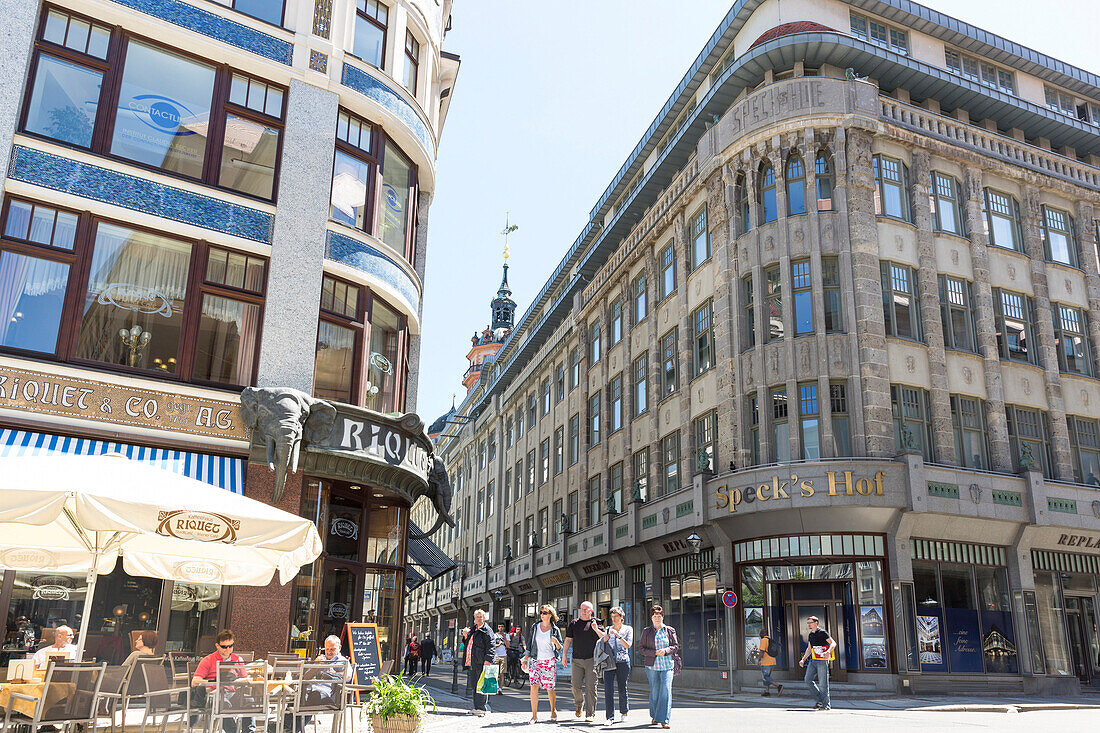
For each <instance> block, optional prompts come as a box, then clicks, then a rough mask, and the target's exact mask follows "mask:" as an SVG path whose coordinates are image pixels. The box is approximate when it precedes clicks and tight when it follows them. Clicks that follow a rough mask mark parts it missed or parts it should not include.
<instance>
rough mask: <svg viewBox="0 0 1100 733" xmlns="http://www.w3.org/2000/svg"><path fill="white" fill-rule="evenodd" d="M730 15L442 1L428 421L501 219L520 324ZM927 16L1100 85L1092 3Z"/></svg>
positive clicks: (438, 409) (457, 351)
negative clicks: (442, 89) (995, 37)
mask: <svg viewBox="0 0 1100 733" xmlns="http://www.w3.org/2000/svg"><path fill="white" fill-rule="evenodd" d="M731 4H732V0H674V1H672V2H670V1H669V0H663V1H661V2H656V1H655V0H562V1H559V2H557V3H544V2H535V1H534V0H455V1H454V13H453V15H454V28H453V30H452V31H451V32H450V33H449V34H448V35H447V40H446V42H445V44H444V48H445V49H446V50H448V51H452V52H454V53H457V54H459V55H460V56H461V57H462V67H461V70H460V72H459V76H458V83H457V85H456V86H455V91H454V98H453V100H452V102H451V108H450V112H449V114H448V117H447V123H446V126H445V127H444V130H443V138H442V141H441V143H440V154H439V166H438V167H439V180H438V185H437V186H436V193H435V200H434V201H433V203H432V208H431V214H430V223H429V230H428V262H427V274H426V278H425V298H424V323H423V341H422V345H421V352H420V364H421V369H420V375H421V376H420V393H419V399H418V407H417V412H418V413H420V415H421V417H423V418H424V420H425V421H426V422H429V423H430V422H431V421H432V420H434V419H435V418H436V417H438V416H439V415H440V414H442V413H443V412H444V411H446V410H447V409H448V408H449V407H450V405H451V395H452V394H456V393H457V394H458V401H459V402H461V400H462V397H463V396H464V395H465V389H464V388H463V387H462V384H461V381H460V380H461V379H462V375H463V373H464V372H465V370H466V366H467V362H466V358H465V356H466V352H467V351H468V350H469V348H470V336H471V335H472V334H473V333H474V331H480V330H482V329H484V328H485V327H486V326H488V325H489V301H490V300H491V299H492V298H493V296H494V294H495V293H496V289H497V286H498V285H499V284H500V272H501V269H500V265H501V263H502V259H501V251H502V250H503V244H504V243H503V238H502V237H501V236H500V234H499V232H500V231H501V230H502V229H503V228H504V212H505V211H511V219H512V223H513V224H518V225H519V231H517V232H516V233H514V234H513V235H512V237H511V243H512V244H511V258H510V259H509V264H510V265H511V268H510V272H509V278H508V279H509V282H510V283H511V285H512V290H513V298H514V299H515V300H516V302H517V303H518V304H519V307H518V311H517V318H518V316H519V315H520V314H522V313H523V312H524V310H525V309H526V308H527V306H528V305H529V304H530V302H531V298H532V297H534V295H535V294H536V293H537V292H538V290H539V289H540V288H541V287H542V284H543V283H544V282H545V281H546V278H547V277H548V276H549V274H550V272H551V270H552V268H553V267H554V266H556V265H557V263H558V262H559V261H560V260H561V258H562V256H563V255H564V253H565V251H566V250H567V249H568V247H569V246H570V245H571V244H572V243H573V240H574V239H576V237H577V235H578V234H579V233H580V231H581V228H582V227H583V226H584V224H585V223H586V221H587V218H588V212H589V210H590V209H591V208H592V206H593V205H594V204H595V203H596V199H597V197H598V196H599V195H600V193H602V192H603V190H604V188H605V187H606V186H607V184H608V183H610V181H611V179H612V177H613V176H614V175H615V172H616V171H617V170H618V169H619V166H620V165H622V162H623V161H624V160H625V159H626V156H627V154H628V153H629V152H630V150H631V149H633V147H634V145H635V144H636V143H637V142H638V139H639V138H640V137H641V135H642V133H643V132H644V131H645V129H646V128H647V127H648V126H649V124H650V122H651V121H652V120H653V117H654V115H656V113H657V112H658V110H659V109H660V108H661V106H662V105H663V104H664V102H665V100H666V99H667V98H668V96H669V94H671V93H672V90H673V88H674V87H675V85H676V83H677V82H679V80H680V79H681V78H682V77H683V75H684V73H685V72H686V71H687V68H688V66H689V65H690V64H691V62H692V61H693V60H694V59H695V57H696V55H697V54H698V53H699V51H700V49H701V48H702V47H703V44H704V43H705V42H706V39H707V38H709V37H710V35H711V33H713V32H714V29H715V28H716V27H717V25H718V23H719V21H720V20H721V19H722V17H723V16H724V15H725V13H726V12H727V11H728V10H729V8H730V6H731ZM924 4H925V5H927V6H929V7H932V8H934V9H936V10H939V11H941V12H944V13H948V14H950V15H953V16H955V17H957V18H959V19H961V20H964V21H967V22H969V23H973V24H975V25H977V26H978V27H980V28H984V29H985V30H988V31H990V32H993V33H997V34H999V35H1002V36H1005V37H1007V38H1010V39H1012V40H1014V41H1016V42H1018V43H1022V44H1024V45H1026V46H1030V47H1032V48H1034V49H1036V50H1038V51H1041V52H1044V53H1048V54H1051V55H1052V56H1055V57H1056V58H1059V59H1061V60H1063V61H1066V62H1069V63H1071V64H1074V65H1076V66H1080V67H1082V68H1085V69H1087V70H1089V71H1092V72H1100V63H1097V54H1096V42H1095V40H1094V39H1093V38H1091V37H1090V36H1092V35H1093V34H1092V33H1090V25H1094V24H1095V20H1096V19H1097V17H1098V11H1097V9H1096V6H1095V5H1094V4H1093V2H1092V0H1057V2H1044V3H1035V2H1025V1H1024V0H966V2H962V1H961V0H955V1H954V2H951V1H949V0H928V1H926V2H924Z"/></svg>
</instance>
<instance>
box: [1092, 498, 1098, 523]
mask: <svg viewBox="0 0 1100 733" xmlns="http://www.w3.org/2000/svg"><path fill="white" fill-rule="evenodd" d="M1092 513H1093V514H1095V515H1096V518H1097V519H1100V501H1094V502H1092Z"/></svg>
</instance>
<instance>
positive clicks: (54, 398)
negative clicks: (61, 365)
mask: <svg viewBox="0 0 1100 733" xmlns="http://www.w3.org/2000/svg"><path fill="white" fill-rule="evenodd" d="M0 407H7V408H10V409H14V410H22V411H25V412H34V413H39V414H43V415H60V416H63V417H75V418H82V419H84V420H94V421H96V422H105V423H115V424H121V425H134V426H137V427H142V428H157V429H160V430H171V431H173V432H178V433H188V434H191V435H204V436H213V437H216V438H226V439H229V440H247V439H248V428H246V427H245V425H244V422H243V421H242V420H241V406H240V404H239V403H237V402H229V401H223V400H214V399H208V398H206V397H193V396H191V395H186V394H175V393H170V392H164V391H160V390H150V389H139V388H137V387H126V386H122V385H117V384H108V383H106V382H98V381H93V380H90V379H78V378H73V377H65V376H59V375H56V374H47V373H45V372H37V371H31V370H28V369H15V368H12V367H9V366H6V365H0Z"/></svg>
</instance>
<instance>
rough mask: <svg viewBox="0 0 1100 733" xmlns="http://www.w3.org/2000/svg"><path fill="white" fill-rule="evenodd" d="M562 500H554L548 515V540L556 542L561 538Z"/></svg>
mask: <svg viewBox="0 0 1100 733" xmlns="http://www.w3.org/2000/svg"><path fill="white" fill-rule="evenodd" d="M561 517H562V500H561V499H555V500H554V511H553V512H552V513H551V515H550V541H551V542H557V541H558V540H560V539H561V531H562V526H561Z"/></svg>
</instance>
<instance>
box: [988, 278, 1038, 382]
mask: <svg viewBox="0 0 1100 733" xmlns="http://www.w3.org/2000/svg"><path fill="white" fill-rule="evenodd" d="M993 313H994V318H995V322H996V328H997V350H998V351H999V352H1000V354H1001V358H1002V359H1008V360H1010V361H1019V362H1024V363H1027V364H1034V363H1035V362H1036V349H1035V348H1034V347H1033V346H1032V340H1031V335H1032V333H1034V326H1033V322H1032V310H1031V298H1029V297H1027V296H1026V295H1024V294H1022V293H1013V292H1009V291H1007V290H1001V289H1000V288H993Z"/></svg>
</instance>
